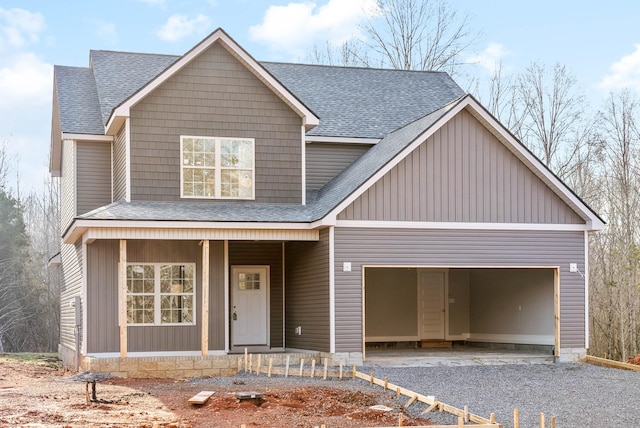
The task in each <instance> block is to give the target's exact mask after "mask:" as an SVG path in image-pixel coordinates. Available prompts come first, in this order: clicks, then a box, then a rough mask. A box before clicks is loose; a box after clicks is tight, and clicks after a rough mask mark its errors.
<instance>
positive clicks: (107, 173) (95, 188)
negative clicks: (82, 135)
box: [76, 141, 111, 215]
mask: <svg viewBox="0 0 640 428" xmlns="http://www.w3.org/2000/svg"><path fill="white" fill-rule="evenodd" d="M76 153H77V166H76V173H77V175H78V178H77V180H76V181H77V192H78V202H77V206H78V212H77V214H78V215H81V214H85V213H88V212H89V211H91V210H94V209H96V208H99V207H102V206H104V205H108V204H110V203H111V143H94V142H91V143H89V142H82V141H79V142H78V144H77V148H76Z"/></svg>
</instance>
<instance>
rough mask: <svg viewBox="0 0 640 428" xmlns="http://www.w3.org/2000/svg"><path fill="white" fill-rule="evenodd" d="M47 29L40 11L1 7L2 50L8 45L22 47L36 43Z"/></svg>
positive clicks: (0, 40) (0, 37) (0, 44)
mask: <svg viewBox="0 0 640 428" xmlns="http://www.w3.org/2000/svg"><path fill="white" fill-rule="evenodd" d="M44 29H45V23H44V17H43V16H42V14H40V13H33V12H29V11H28V10H24V9H18V8H14V9H3V8H1V7H0V50H1V49H3V48H6V47H12V48H20V47H23V46H25V45H27V44H29V43H35V42H37V41H38V39H39V37H40V33H42V32H43V31H44Z"/></svg>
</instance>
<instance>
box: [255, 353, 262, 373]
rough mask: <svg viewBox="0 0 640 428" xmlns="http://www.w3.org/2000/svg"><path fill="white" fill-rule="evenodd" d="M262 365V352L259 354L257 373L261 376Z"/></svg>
mask: <svg viewBox="0 0 640 428" xmlns="http://www.w3.org/2000/svg"><path fill="white" fill-rule="evenodd" d="M261 365H262V354H258V366H257V367H256V375H257V376H260V366H261Z"/></svg>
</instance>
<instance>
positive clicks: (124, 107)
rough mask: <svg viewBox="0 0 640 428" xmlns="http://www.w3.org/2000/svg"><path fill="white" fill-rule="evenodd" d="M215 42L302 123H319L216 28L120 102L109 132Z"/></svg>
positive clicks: (108, 123) (284, 88) (313, 115)
mask: <svg viewBox="0 0 640 428" xmlns="http://www.w3.org/2000/svg"><path fill="white" fill-rule="evenodd" d="M214 43H219V44H220V45H222V46H223V47H224V48H225V49H226V50H227V51H228V52H229V53H231V54H232V55H233V56H235V57H236V58H237V59H238V60H239V61H240V62H241V63H242V64H244V65H245V66H246V67H247V68H248V69H249V70H250V71H251V72H252V73H253V74H254V75H255V76H256V77H258V78H259V79H260V80H262V82H263V83H264V84H265V85H267V86H268V87H269V88H271V90H273V91H274V93H276V94H277V95H278V96H279V97H280V98H281V99H282V100H283V101H284V102H285V103H287V104H288V105H289V106H290V107H291V108H292V109H293V110H294V111H295V112H297V113H298V114H299V115H300V116H301V117H302V119H303V124H304V125H305V126H306V127H307V128H311V127H314V126H316V125H317V124H318V123H319V119H318V117H316V115H315V114H314V113H313V112H312V111H311V110H309V108H308V107H307V106H305V105H304V104H303V103H302V102H301V101H300V100H298V99H297V98H296V97H295V96H294V95H293V94H292V93H291V92H290V91H289V90H288V89H287V88H286V87H284V86H283V85H282V84H281V83H280V82H279V81H278V80H276V79H275V78H274V77H273V76H272V75H271V74H269V73H268V72H267V71H266V70H265V69H264V68H263V67H262V66H261V65H260V64H259V63H258V62H257V61H256V60H254V59H253V57H251V55H249V54H248V53H247V52H246V51H245V50H244V49H242V47H240V45H238V44H237V43H236V42H235V41H234V40H233V39H232V38H231V37H229V35H228V34H227V33H225V32H224V31H223V30H222V29H217V30H216V31H214V32H213V33H211V34H210V35H209V36H208V37H206V38H205V39H204V40H203V41H201V42H200V43H198V44H197V45H196V46H194V47H193V48H192V49H191V50H190V51H189V52H187V53H186V54H185V55H183V56H182V57H180V58H179V59H178V60H177V61H175V62H173V63H171V65H169V66H168V67H167V68H166V69H165V70H163V71H162V72H161V73H160V74H158V75H157V76H156V77H154V78H153V79H151V80H150V81H149V82H147V83H146V84H145V85H144V86H143V87H141V88H140V89H139V90H138V91H136V92H135V93H134V94H133V95H131V96H130V97H129V98H127V99H126V100H124V101H123V102H121V103H120V104H119V105H118V106H117V107H116V108H115V109H113V111H112V113H111V116H110V118H109V120H108V122H107V125H106V128H107V133H112V132H116V130H117V129H119V127H120V124H121V123H120V122H121V121H122V120H123V118H124V117H128V116H129V109H130V108H131V107H132V106H133V105H135V104H136V103H137V102H139V101H140V100H141V99H143V98H144V97H145V96H146V95H148V94H149V93H150V92H152V91H153V90H154V89H155V88H157V87H158V86H159V85H161V84H162V83H163V82H165V81H166V80H167V79H169V78H170V77H171V76H173V75H174V74H176V73H177V72H178V71H180V70H181V69H182V68H183V67H184V66H185V65H186V64H188V63H190V62H191V61H192V60H193V59H194V58H196V57H197V56H198V55H200V53H202V52H203V51H205V50H206V49H207V48H208V47H209V46H211V45H212V44H214Z"/></svg>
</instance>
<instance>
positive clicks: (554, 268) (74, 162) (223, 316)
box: [50, 29, 604, 375]
mask: <svg viewBox="0 0 640 428" xmlns="http://www.w3.org/2000/svg"><path fill="white" fill-rule="evenodd" d="M54 73H55V76H54V89H53V91H54V92H53V121H52V137H51V164H50V170H51V174H52V175H53V176H55V177H60V179H61V184H62V200H61V206H62V230H63V235H62V240H63V246H62V253H61V260H62V269H63V278H64V284H63V287H62V295H61V323H62V325H61V338H60V352H61V356H62V358H63V360H64V361H65V363H67V364H69V365H73V364H79V365H81V366H82V367H85V368H86V367H89V368H92V369H95V370H101V371H112V372H118V373H125V374H126V373H127V370H126V369H125V368H123V367H124V365H122V364H124V363H126V362H136V361H148V360H144V358H145V357H157V358H161V360H157V361H161V362H163V364H164V365H165V367H171V368H173V369H176V370H177V369H179V368H180V367H189V368H191V367H194V364H195V365H196V366H197V364H196V363H194V361H196V362H200V363H199V364H201V366H202V367H205V366H206V367H211V365H208V366H207V365H206V364H204V363H202V362H203V361H205V362H206V361H209V360H210V359H214V358H215V357H224V356H227V355H233V354H234V353H238V352H244V350H245V348H247V349H249V350H250V351H251V352H258V353H260V352H263V353H267V352H268V353H274V352H286V351H292V350H302V351H313V352H317V353H320V354H321V355H323V356H325V357H329V358H331V359H332V360H334V361H338V360H340V361H348V362H362V360H363V358H366V354H365V347H366V344H367V343H368V342H403V341H417V342H419V341H426V340H447V341H452V340H465V341H476V342H488V343H493V342H495V343H508V344H532V345H540V346H548V347H549V348H551V347H553V349H554V352H555V354H556V355H557V356H559V357H560V358H563V359H575V358H578V357H579V356H581V355H584V354H585V352H586V349H587V348H588V346H589V345H588V322H587V312H588V307H587V302H588V293H587V290H588V288H587V284H588V278H587V276H586V273H587V272H588V266H587V235H588V233H589V232H590V231H595V230H599V229H601V228H602V227H603V226H604V224H603V221H602V220H601V219H600V218H599V217H598V215H597V214H596V213H594V212H593V211H592V210H591V209H590V208H589V207H588V206H587V205H585V203H584V202H583V201H582V200H581V199H580V198H579V197H578V196H576V195H575V194H574V193H573V192H572V191H571V190H570V189H569V188H568V187H567V186H566V185H565V184H564V183H562V182H561V181H560V180H559V179H558V178H557V177H556V176H555V175H554V174H553V173H551V172H550V171H549V170H548V169H547V168H546V167H545V166H544V165H543V164H542V163H541V162H540V161H539V160H538V159H537V158H536V157H535V156H534V155H533V154H532V153H531V152H530V151H528V150H527V149H526V148H525V147H524V146H523V145H522V144H521V143H520V142H519V141H517V140H516V139H515V138H514V137H513V135H511V134H510V133H509V132H508V130H506V129H505V128H504V127H503V126H502V125H501V124H500V123H499V122H498V121H497V120H496V119H495V118H494V117H492V115H491V114H489V113H488V112H487V110H485V109H484V108H483V107H482V106H481V105H480V104H479V103H478V101H476V100H475V99H474V98H473V97H472V96H471V95H469V94H466V93H465V92H464V91H463V90H462V89H461V88H460V87H459V86H458V85H457V84H456V83H455V82H454V81H453V80H452V79H451V78H450V77H449V76H448V75H447V74H446V73H441V72H416V71H398V70H383V69H366V68H352V67H332V66H320V65H301V64H285V63H272V62H258V61H256V60H255V59H254V58H253V57H252V56H251V55H249V54H248V53H247V52H246V51H245V50H244V49H243V48H242V47H241V46H239V45H238V44H237V43H236V42H235V41H234V40H233V39H231V38H230V37H229V36H228V35H227V34H226V33H225V32H224V31H223V30H221V29H218V30H216V31H215V32H213V33H212V34H211V35H209V36H208V37H206V38H205V39H204V40H203V41H201V42H200V43H198V44H197V45H196V46H194V47H193V48H192V49H191V50H190V51H189V52H187V53H186V54H184V55H183V56H171V55H155V54H140V53H128V52H111V51H91V54H90V63H89V67H87V68H83V67H65V66H56V67H55V72H54ZM172 359H174V360H176V359H179V360H180V361H187V363H185V364H182V365H178V366H176V365H175V361H174V360H172ZM154 361H156V360H154ZM157 361H156V363H157ZM101 362H103V363H104V364H103V365H100V363H101ZM172 362H173V363H174V365H171V363H172ZM112 363H113V364H112ZM115 363H118V364H121V365H119V366H118V365H114V364H115ZM109 364H112V365H109ZM160 366H162V364H155V365H147V366H145V367H146V369H148V370H150V371H152V370H162V368H161V367H160ZM214 367H215V365H214ZM138 369H139V371H141V370H142V369H141V368H140V367H138ZM163 373H164V374H165V375H172V374H175V372H171V371H169V370H167V371H165V372H163Z"/></svg>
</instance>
